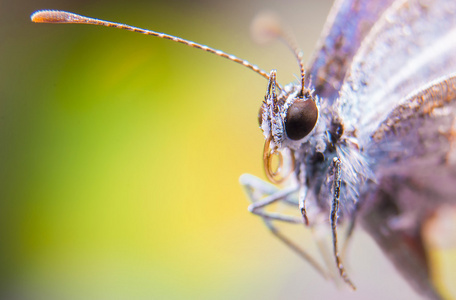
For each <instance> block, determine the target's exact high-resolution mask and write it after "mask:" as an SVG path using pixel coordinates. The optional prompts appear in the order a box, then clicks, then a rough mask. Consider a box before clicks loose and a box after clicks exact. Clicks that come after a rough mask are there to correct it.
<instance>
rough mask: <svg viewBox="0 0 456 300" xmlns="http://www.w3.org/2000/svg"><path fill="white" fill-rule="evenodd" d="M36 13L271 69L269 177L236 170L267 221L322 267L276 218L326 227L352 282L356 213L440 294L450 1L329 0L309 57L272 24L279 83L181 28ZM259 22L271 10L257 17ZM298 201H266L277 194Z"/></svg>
mask: <svg viewBox="0 0 456 300" xmlns="http://www.w3.org/2000/svg"><path fill="white" fill-rule="evenodd" d="M31 18H32V21H34V22H37V23H82V24H93V25H102V26H108V27H116V28H121V29H126V30H130V31H135V32H139V33H143V34H147V35H153V36H158V37H161V38H165V39H170V40H173V41H176V42H179V43H183V44H186V45H188V46H191V47H194V48H198V49H202V50H204V51H207V52H211V53H213V54H216V55H218V56H221V57H224V58H227V59H229V60H231V61H234V62H237V63H240V64H242V65H244V66H245V67H247V68H250V69H251V70H253V71H255V72H256V73H258V74H260V75H261V76H263V77H265V78H266V79H267V80H268V84H267V89H266V96H265V98H264V101H263V102H262V104H261V108H260V113H259V123H260V128H261V130H262V131H263V134H264V137H265V145H264V152H263V163H264V167H265V172H266V175H267V178H268V181H264V180H262V179H259V178H257V177H254V176H252V175H247V174H245V175H242V176H241V179H240V181H241V183H242V185H243V186H244V188H245V190H246V192H247V194H248V196H249V198H250V200H251V201H252V204H251V205H250V206H249V210H250V211H251V212H252V213H254V214H256V215H258V216H260V217H261V218H262V219H263V221H264V222H265V223H266V225H267V226H268V228H269V229H270V230H271V232H272V233H273V234H274V235H275V236H277V237H278V238H279V239H281V240H282V241H283V242H285V243H286V244H287V245H288V246H290V247H291V248H292V249H293V250H295V251H296V252H297V253H298V254H300V255H301V256H303V257H304V258H305V259H306V260H308V261H309V262H310V263H311V265H313V266H314V267H315V268H316V269H317V270H319V271H320V272H321V273H322V274H323V275H326V271H324V270H323V268H321V267H320V266H319V265H318V264H317V263H316V262H315V261H314V260H313V259H312V258H311V257H310V256H309V255H308V254H307V253H306V252H305V251H304V250H303V249H301V248H300V247H299V246H297V244H295V243H293V242H292V241H291V240H289V239H288V238H287V237H285V235H284V234H282V232H281V231H280V230H279V229H278V227H276V222H287V223H294V224H298V225H300V226H305V227H309V228H314V227H316V226H321V224H323V225H326V226H327V227H328V228H329V229H330V231H331V237H332V248H333V254H334V260H335V266H336V267H337V269H338V272H339V274H340V276H341V278H342V279H343V280H344V281H345V282H346V283H347V284H348V285H349V286H350V287H352V288H353V289H355V286H354V284H353V283H352V281H351V280H350V278H349V276H348V274H347V272H346V269H345V268H344V264H343V262H342V256H341V254H340V252H341V251H340V249H339V248H340V247H339V244H338V235H337V231H338V230H337V227H338V225H340V224H342V223H345V224H348V233H347V236H350V235H351V232H352V230H353V226H354V224H355V223H360V224H361V226H362V227H363V228H364V229H365V230H366V231H367V232H368V233H369V234H370V235H371V236H372V237H373V239H374V240H375V241H376V242H377V244H378V245H379V246H380V248H382V250H383V251H384V252H385V254H386V255H387V257H388V258H389V259H390V260H391V261H392V262H393V264H394V265H395V266H396V268H397V269H398V270H399V271H400V272H401V273H402V275H403V276H404V277H405V278H406V279H407V280H408V281H409V282H410V284H411V285H412V286H413V287H414V288H415V290H416V291H417V292H418V293H419V294H420V295H422V296H425V297H427V298H431V299H439V298H440V296H439V294H438V292H437V291H436V289H435V287H434V286H433V283H432V278H431V267H432V266H431V265H430V263H429V261H428V257H427V255H428V253H427V251H428V250H427V247H426V244H425V241H424V237H423V230H424V229H423V228H424V227H425V225H426V223H427V222H428V221H429V220H430V219H432V218H433V217H434V215H436V214H437V212H438V210H439V209H441V208H446V207H454V206H456V156H455V154H456V150H455V147H456V143H455V142H456V55H455V53H456V2H455V1H454V0H432V1H431V0H419V1H418V0H410V1H402V0H401V1H399V0H398V1H392V0H369V1H368V0H358V1H356V0H348V1H345V0H344V1H336V3H335V4H334V6H333V8H332V10H331V12H330V15H329V17H328V21H327V23H326V26H325V28H324V31H323V35H322V37H321V38H320V41H319V43H318V45H317V48H316V50H315V53H314V55H313V57H312V59H311V60H310V63H309V64H308V65H307V66H306V65H304V63H303V62H302V53H301V51H300V50H299V48H298V47H296V46H295V43H294V41H293V40H292V39H291V38H289V37H288V35H287V34H286V33H285V32H283V31H282V30H281V28H280V27H277V26H276V25H274V26H272V25H271V26H270V27H269V28H267V26H268V25H265V26H263V27H264V28H263V29H261V28H260V31H261V30H263V31H264V32H267V34H269V35H272V36H275V37H277V38H279V39H282V40H285V42H286V43H287V44H288V45H289V46H290V48H291V49H292V50H293V51H294V53H295V55H296V57H297V59H298V61H299V65H300V70H301V74H300V80H298V82H294V83H290V84H288V85H285V86H282V85H280V84H279V83H278V82H277V74H276V71H275V70H272V71H271V72H269V73H267V72H265V71H263V70H261V69H259V68H258V67H257V66H255V65H253V64H251V63H249V62H247V61H245V60H242V59H239V58H237V57H235V56H233V55H230V54H226V53H224V52H222V51H220V50H216V49H213V48H210V47H208V46H205V45H201V44H198V43H195V42H192V41H188V40H185V39H182V38H178V37H174V36H170V35H167V34H164V33H158V32H154V31H150V30H145V29H140V28H136V27H132V26H128V25H124V24H120V23H113V22H108V21H103V20H98V19H93V18H88V17H83V16H80V15H76V14H73V13H68V12H63V11H49V10H43V11H37V12H35V13H34V14H33V15H32V16H31ZM266 23H268V22H266ZM260 27H261V26H260ZM278 202H279V203H284V204H287V205H290V206H291V207H292V208H295V210H296V211H297V212H298V213H297V214H288V213H286V212H282V211H271V209H269V207H271V205H272V204H274V203H278Z"/></svg>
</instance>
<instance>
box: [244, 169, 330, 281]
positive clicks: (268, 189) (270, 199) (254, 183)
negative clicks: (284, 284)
mask: <svg viewBox="0 0 456 300" xmlns="http://www.w3.org/2000/svg"><path fill="white" fill-rule="evenodd" d="M239 181H240V182H241V184H242V186H243V187H244V189H245V191H246V193H247V195H248V197H249V200H250V201H251V202H252V204H251V205H250V206H249V211H250V212H252V213H253V214H256V215H258V216H260V217H261V218H262V219H263V221H264V223H265V224H266V226H267V227H268V229H269V230H270V231H271V233H272V234H273V235H274V236H276V237H277V238H278V239H279V240H281V241H282V242H283V243H284V244H285V245H287V246H288V247H289V248H290V249H292V250H293V251H294V252H295V253H297V254H298V255H299V256H301V257H302V258H303V259H304V260H306V261H307V262H308V263H309V264H310V265H311V266H312V267H313V268H314V269H315V270H316V271H317V272H318V273H320V274H321V275H322V276H323V277H324V278H328V277H330V276H329V275H328V274H327V272H326V271H325V270H324V269H323V268H322V267H321V266H320V264H319V263H318V262H317V261H316V260H315V259H314V258H312V256H311V255H309V254H308V253H307V252H306V251H304V250H303V249H302V248H301V247H300V246H298V245H297V244H295V243H293V242H292V241H291V240H290V239H289V238H287V237H286V236H285V235H284V234H282V232H281V231H280V230H279V229H278V228H277V227H276V226H274V224H273V221H283V222H287V223H294V224H302V223H303V219H302V218H301V217H298V216H290V215H285V214H280V213H273V212H266V211H264V208H265V207H267V206H268V205H270V204H272V203H275V202H278V201H282V202H284V203H287V204H290V205H293V206H297V203H296V200H295V199H294V197H295V195H294V194H295V193H296V191H297V190H298V188H297V187H293V186H292V187H290V188H287V189H283V190H280V189H279V188H277V187H276V186H274V185H272V184H270V183H268V182H266V181H264V180H261V179H260V178H258V177H255V176H253V175H250V174H243V175H242V176H241V178H240V179H239Z"/></svg>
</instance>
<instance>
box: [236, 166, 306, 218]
mask: <svg viewBox="0 0 456 300" xmlns="http://www.w3.org/2000/svg"><path fill="white" fill-rule="evenodd" d="M239 181H240V182H241V184H242V186H243V187H244V189H245V191H246V193H247V195H248V197H249V200H250V202H252V204H250V205H249V208H248V210H249V211H250V212H251V213H253V214H255V215H258V216H260V217H262V218H263V219H264V220H268V219H269V220H276V221H282V222H287V223H296V224H301V223H302V219H301V218H299V217H297V216H290V215H286V214H281V213H275V212H268V211H265V210H264V208H265V207H267V206H268V205H271V204H273V203H275V202H278V201H282V202H285V203H292V200H291V198H292V196H293V194H294V193H295V192H296V190H297V187H294V186H291V187H288V188H285V189H282V190H281V189H279V188H277V187H276V186H274V185H272V184H270V183H268V182H265V181H263V180H261V179H259V178H258V177H255V176H252V175H250V174H243V175H242V176H241V178H240V179H239Z"/></svg>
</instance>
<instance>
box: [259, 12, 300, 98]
mask: <svg viewBox="0 0 456 300" xmlns="http://www.w3.org/2000/svg"><path fill="white" fill-rule="evenodd" d="M251 32H252V36H253V38H254V39H255V40H256V41H257V42H258V43H266V42H269V41H270V40H273V39H278V40H280V41H281V42H282V43H284V44H285V45H286V46H287V47H288V48H290V50H291V51H292V52H293V53H294V55H295V57H296V59H297V60H298V64H299V68H300V72H301V91H300V93H299V96H304V94H305V92H306V91H307V89H306V88H305V80H306V71H305V67H304V62H303V59H302V57H303V52H302V50H301V49H300V48H299V46H298V43H297V41H296V38H295V37H294V35H293V34H292V33H291V30H290V29H289V28H288V27H285V26H284V25H283V24H282V23H281V22H280V18H279V17H278V16H277V15H276V14H275V13H272V12H263V13H260V14H258V15H257V16H256V18H255V19H254V21H253V22H252V26H251Z"/></svg>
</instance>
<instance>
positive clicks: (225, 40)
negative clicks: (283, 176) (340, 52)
mask: <svg viewBox="0 0 456 300" xmlns="http://www.w3.org/2000/svg"><path fill="white" fill-rule="evenodd" d="M330 5H331V1H318V0H314V1H292V0H285V1H272V0H267V1H260V0H253V1H248V2H245V1H241V0H235V1H209V0H196V1H178V0H167V1H165V0H157V1H74V0H73V1H70V0H59V1H55V0H34V1H9V0H6V1H5V0H1V1H0V38H1V41H0V101H1V102H0V144H1V146H0V177H1V178H0V242H1V244H0V280H1V281H0V284H1V286H0V288H1V291H0V296H1V298H2V299H21V300H22V299H24V300H28V299H33V300H34V299H312V298H314V297H316V296H318V297H319V298H322V299H331V298H335V297H337V298H338V299H342V298H347V299H366V298H370V299H374V298H376V299H385V298H389V299H391V298H399V297H400V298H408V299H413V298H416V297H417V296H415V295H414V294H413V292H412V291H411V290H410V288H409V287H408V286H407V284H406V283H405V282H404V280H403V279H402V278H401V277H400V276H399V275H397V274H396V272H395V271H394V268H393V267H392V266H391V265H390V264H389V262H387V261H386V260H385V259H384V258H383V256H382V254H381V253H380V251H379V250H378V249H377V248H376V246H375V245H374V244H373V243H372V241H371V240H370V239H369V238H368V237H366V236H365V235H364V234H363V233H362V232H361V231H360V230H359V231H357V233H356V236H355V239H354V242H353V244H352V246H351V249H350V252H349V257H348V260H349V267H350V274H351V276H352V279H353V280H354V281H355V282H356V284H357V285H358V288H359V291H358V292H356V293H353V292H351V291H348V290H347V288H345V287H344V286H341V287H339V288H338V287H337V286H336V285H334V284H332V283H330V282H327V281H325V280H323V279H322V278H320V276H319V275H318V274H316V273H315V272H314V271H313V270H312V269H311V268H310V267H309V265H308V264H307V263H305V262H303V261H302V260H301V259H299V258H298V257H297V256H296V255H294V254H293V253H292V252H291V251H289V250H288V249H287V248H286V247H285V246H284V245H282V244H280V243H279V242H278V241H277V240H275V239H274V238H273V237H272V236H271V234H270V233H269V232H268V231H267V230H266V228H265V227H264V225H263V224H262V222H261V221H260V220H259V219H258V218H256V217H254V216H252V215H251V214H250V213H249V212H248V211H247V205H248V201H247V199H246V196H245V195H244V193H243V191H242V189H241V187H240V185H239V183H238V177H239V175H240V174H242V173H245V172H248V173H252V174H255V175H258V176H261V177H263V171H262V162H261V155H262V147H263V137H262V134H261V132H260V130H259V129H258V124H257V122H258V121H257V113H258V108H259V106H260V103H261V101H262V100H263V96H264V93H265V90H266V80H264V78H262V77H260V76H258V75H256V74H254V73H253V72H251V71H249V70H247V69H245V68H243V67H242V66H239V65H237V64H234V63H231V62H228V61H226V60H225V59H222V58H219V57H215V56H214V55H211V54H207V53H204V52H202V51H199V50H196V49H191V48H188V47H186V46H183V45H180V44H176V43H173V42H170V41H166V40H160V39H158V38H153V37H146V36H142V35H139V34H133V33H130V32H125V31H120V30H114V29H110V28H100V27H94V26H81V25H48V24H32V23H31V22H30V19H29V16H30V14H31V13H32V12H33V11H35V10H37V9H51V8H52V9H62V10H70V11H74V12H77V13H80V14H84V15H88V16H93V17H98V18H103V19H109V20H112V21H117V22H123V23H128V24H131V25H136V26H139V27H145V28H150V29H154V30H157V31H162V32H166V33H169V34H175V35H178V36H181V37H184V38H187V39H191V40H194V41H196V42H201V43H204V44H207V45H210V46H213V47H216V48H219V49H223V50H224V51H226V52H228V53H233V54H235V55H238V56H239V57H241V58H244V59H247V60H249V61H251V62H253V63H256V64H258V65H259V66H260V67H262V68H263V69H265V70H267V71H269V70H270V69H273V68H276V69H278V79H279V81H280V82H281V83H283V84H284V83H287V82H289V81H292V80H294V79H295V77H294V74H298V68H297V66H296V63H295V59H294V58H293V56H292V55H291V54H290V53H289V51H288V50H287V49H286V48H285V47H284V46H283V45H280V44H271V45H267V46H264V45H263V46H259V45H256V44H254V43H253V42H252V41H251V38H250V36H249V25H250V22H251V20H252V19H253V17H254V16H255V14H256V13H258V12H260V11H263V10H273V11H275V12H277V13H278V14H279V15H281V16H283V17H284V18H285V19H286V20H287V22H288V23H289V25H290V27H291V28H293V29H294V31H295V33H296V35H297V38H298V41H299V42H300V44H301V45H302V47H303V50H304V52H305V54H306V56H309V55H310V54H311V51H312V49H313V47H314V45H315V42H316V40H317V38H318V36H319V33H320V31H321V28H322V26H323V23H324V21H325V18H326V15H327V12H328V10H329V7H330ZM299 232H301V231H299ZM302 232H303V241H304V242H305V243H308V244H311V243H312V242H311V240H305V239H304V230H302ZM298 234H299V233H298ZM448 253H449V252H445V251H439V253H438V255H437V256H436V259H437V260H441V259H444V258H445V257H447V256H449V257H453V260H452V261H453V262H454V254H452V255H453V256H451V255H449V254H448ZM453 253H454V252H453ZM447 261H448V259H447ZM450 261H451V259H450ZM454 265H455V264H453V266H454ZM445 272H447V273H448V272H450V273H451V272H452V269H451V267H450V269H449V270H446V271H445ZM450 273H448V274H450ZM442 274H444V273H442ZM445 274H446V273H445ZM448 274H447V275H446V276H447V277H448ZM453 278H454V277H453Z"/></svg>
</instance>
